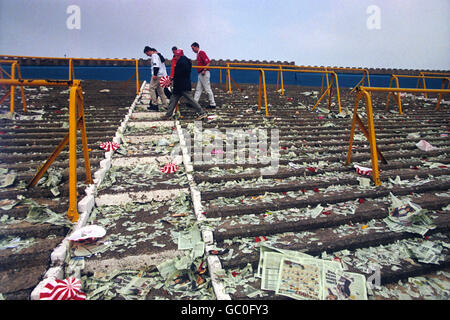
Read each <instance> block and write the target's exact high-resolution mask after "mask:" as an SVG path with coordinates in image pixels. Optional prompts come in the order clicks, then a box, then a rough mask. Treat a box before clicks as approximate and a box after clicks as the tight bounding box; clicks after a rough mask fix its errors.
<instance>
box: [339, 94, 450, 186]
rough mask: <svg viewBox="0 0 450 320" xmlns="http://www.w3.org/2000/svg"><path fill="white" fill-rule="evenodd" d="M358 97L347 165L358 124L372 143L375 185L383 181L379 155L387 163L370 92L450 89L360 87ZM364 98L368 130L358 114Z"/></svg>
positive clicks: (371, 155)
mask: <svg viewBox="0 0 450 320" xmlns="http://www.w3.org/2000/svg"><path fill="white" fill-rule="evenodd" d="M356 92H357V93H356V98H355V108H354V111H353V121H352V128H351V131H350V139H349V147H348V152H347V160H346V163H345V164H346V165H349V164H350V161H351V152H352V146H353V137H354V134H355V127H356V124H358V126H359V127H360V128H361V130H362V131H363V133H364V135H365V136H366V138H367V140H368V141H369V143H370V159H371V162H372V180H373V181H374V183H375V185H377V186H379V185H381V181H380V178H379V170H378V156H380V158H381V160H382V161H383V163H387V162H386V159H385V158H384V157H383V155H382V154H381V152H380V151H379V149H378V147H377V144H376V138H375V127H374V123H373V108H372V98H371V95H370V94H369V93H370V92H392V93H397V94H400V93H401V92H405V93H438V94H449V93H450V90H449V89H409V88H383V87H358V89H357V90H356ZM362 98H364V99H365V101H366V113H367V121H368V130H366V129H365V127H364V124H363V122H362V121H361V119H360V118H359V116H358V104H359V101H360V100H361V99H362Z"/></svg>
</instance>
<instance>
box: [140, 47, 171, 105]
mask: <svg viewBox="0 0 450 320" xmlns="http://www.w3.org/2000/svg"><path fill="white" fill-rule="evenodd" d="M144 53H145V54H146V55H147V56H149V57H151V63H152V66H151V73H152V78H151V80H150V98H151V101H150V106H149V110H152V111H158V106H157V101H158V98H157V97H156V93H155V90H156V91H157V92H158V95H159V96H160V97H161V101H162V103H163V107H164V108H167V106H168V104H169V103H168V101H167V98H166V95H165V94H164V90H163V89H162V88H161V86H160V84H159V80H160V79H161V77H164V76H167V70H166V65H165V64H164V63H163V62H164V61H161V57H162V56H161V55H160V54H158V51H156V49H155V48H150V47H145V48H144ZM163 59H164V57H163Z"/></svg>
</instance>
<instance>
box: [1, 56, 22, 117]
mask: <svg viewBox="0 0 450 320" xmlns="http://www.w3.org/2000/svg"><path fill="white" fill-rule="evenodd" d="M2 64H10V65H11V74H9V73H8V72H6V70H5V69H3V67H2V66H1V65H2ZM16 72H17V76H18V78H17V79H18V80H20V79H22V75H21V72H20V65H19V63H18V62H17V61H15V60H0V79H2V80H3V79H5V76H6V77H7V78H9V79H12V80H15V79H16ZM20 93H21V95H22V104H23V111H24V112H27V101H26V99H25V92H24V89H23V86H20ZM8 97H10V102H9V104H10V106H9V111H10V112H11V113H13V112H14V109H15V106H14V104H15V99H16V86H10V87H9V91H8V92H7V93H6V94H5V95H4V96H3V97H2V98H1V99H0V104H1V103H3V101H5V100H6V98H8Z"/></svg>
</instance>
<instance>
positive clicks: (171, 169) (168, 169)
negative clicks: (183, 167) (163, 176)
mask: <svg viewBox="0 0 450 320" xmlns="http://www.w3.org/2000/svg"><path fill="white" fill-rule="evenodd" d="M178 168H179V167H178V166H177V165H176V164H174V163H172V162H170V163H167V164H166V165H165V166H164V167H163V168H162V169H161V171H162V172H163V173H175V172H177V171H178Z"/></svg>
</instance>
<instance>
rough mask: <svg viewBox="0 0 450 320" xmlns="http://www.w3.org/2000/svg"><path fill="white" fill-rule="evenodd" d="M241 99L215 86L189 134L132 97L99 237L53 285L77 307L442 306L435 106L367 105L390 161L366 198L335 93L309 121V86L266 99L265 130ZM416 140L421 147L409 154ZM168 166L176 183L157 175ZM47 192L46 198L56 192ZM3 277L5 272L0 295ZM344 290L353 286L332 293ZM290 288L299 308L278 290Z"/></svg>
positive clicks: (76, 251) (443, 257)
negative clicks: (212, 105)
mask: <svg viewBox="0 0 450 320" xmlns="http://www.w3.org/2000/svg"><path fill="white" fill-rule="evenodd" d="M241 87H242V88H243V89H244V91H243V92H239V91H234V92H233V93H231V94H230V93H227V92H226V91H225V89H224V87H223V86H221V85H215V86H213V88H214V92H215V96H216V102H217V105H218V107H217V109H214V110H211V109H208V112H209V113H210V115H211V116H210V117H209V118H208V119H207V120H205V121H203V122H197V121H194V114H193V113H192V112H191V110H190V109H189V108H188V107H187V106H185V105H184V103H181V105H180V111H181V117H179V118H178V119H177V120H171V121H161V120H160V117H161V116H162V115H163V113H154V112H149V111H147V109H146V106H147V105H148V91H147V88H146V86H145V85H144V86H143V89H142V92H141V95H140V96H139V97H138V98H137V99H136V100H135V103H133V105H132V108H131V109H130V108H128V109H127V110H125V109H124V110H123V112H122V113H121V116H120V117H119V120H118V122H116V123H114V125H115V129H114V130H112V129H111V130H112V131H111V133H110V134H109V138H106V137H104V139H103V141H106V140H111V139H112V137H114V134H115V133H116V132H118V133H119V135H117V134H116V137H119V138H120V148H119V149H117V150H115V151H114V152H113V154H112V156H111V158H110V159H108V160H109V161H108V165H106V167H105V166H103V168H104V169H105V170H104V172H102V174H101V176H102V177H101V179H100V180H101V182H100V183H98V185H97V186H96V191H95V206H94V207H93V208H92V210H91V211H90V213H89V217H88V219H87V221H86V224H87V225H90V224H93V225H98V226H101V227H103V228H104V229H105V230H106V234H105V235H104V236H103V237H101V238H99V239H96V240H95V241H91V242H82V243H78V242H71V243H70V245H69V246H68V250H67V256H66V260H65V262H64V272H65V274H64V277H69V276H75V277H77V278H79V279H81V283H82V290H83V292H84V293H85V294H86V296H87V299H99V300H105V299H193V300H199V299H208V300H214V299H256V300H259V299H291V298H296V299H300V298H302V297H303V298H304V297H308V298H319V299H336V298H339V299H366V298H367V299H448V294H449V283H450V279H449V275H450V273H449V269H448V267H449V264H448V249H449V242H448V227H449V225H450V220H449V218H448V213H449V210H450V207H449V204H450V201H449V197H450V192H449V186H450V181H449V169H448V166H449V165H450V161H449V158H448V154H447V153H448V151H449V150H450V149H449V144H448V141H449V140H448V131H449V127H448V115H449V114H448V104H444V105H443V106H441V108H440V110H438V111H434V108H433V103H432V101H429V100H425V99H422V98H419V97H412V96H407V97H404V99H403V112H404V114H403V115H400V114H399V113H398V112H396V110H395V109H394V108H393V107H391V109H390V110H388V111H387V110H385V108H384V106H385V96H384V95H381V94H376V93H373V99H374V110H375V111H374V112H375V114H374V116H375V126H376V128H375V129H376V137H377V143H378V147H379V149H380V151H381V152H382V153H383V155H384V157H385V158H386V160H387V161H388V163H387V164H382V163H380V169H381V173H380V179H381V181H382V185H381V186H375V185H374V184H373V183H372V182H371V180H370V176H367V175H364V172H362V171H359V172H357V170H356V168H355V167H354V165H358V166H360V167H363V168H370V167H371V164H370V152H369V147H368V144H369V143H368V141H367V140H366V138H365V137H364V136H363V135H362V133H361V132H359V131H357V135H356V136H355V141H354V146H353V155H352V163H351V164H350V165H349V166H346V165H345V160H346V156H347V149H348V139H349V134H350V128H351V120H352V111H353V102H354V97H353V95H350V94H349V93H348V92H349V90H344V91H343V92H341V97H342V98H341V99H342V100H341V103H342V107H343V110H342V112H341V113H338V112H337V110H336V106H335V105H333V106H332V107H331V110H328V108H327V106H326V105H325V104H323V105H321V107H320V108H318V109H315V110H312V106H313V105H314V104H315V99H317V91H316V90H317V88H303V87H288V88H286V94H285V95H284V96H282V95H280V93H279V92H276V91H275V89H274V88H273V87H271V86H269V89H268V90H269V92H268V96H269V114H270V117H265V114H264V112H260V111H258V110H257V104H256V101H257V98H256V97H257V86H253V85H242V86H241ZM341 91H342V90H341ZM133 99H134V96H133V97H132V98H129V102H128V106H129V104H130V103H131V101H132V100H133ZM200 102H201V103H202V104H203V105H206V100H200ZM31 110H32V109H31ZM361 110H363V109H361ZM130 111H131V112H130ZM126 112H129V113H128V116H127V118H126V119H127V121H126V125H123V126H121V130H117V129H118V128H119V125H120V123H119V121H121V120H123V119H124V117H125V116H126ZM362 117H364V112H362ZM4 121H5V122H7V121H9V120H4ZM122 124H123V121H122ZM16 130H17V129H16ZM98 130H101V128H100V126H98ZM89 133H90V131H89V130H88V139H89V143H90V144H91V140H90V139H92V138H91V136H90V135H89ZM3 137H5V135H2V136H1V138H2V142H3V141H5V140H3ZM252 139H253V140H252ZM97 140H102V139H101V138H100V137H99V138H98V139H97ZM421 140H424V141H426V142H427V143H429V144H431V145H432V146H433V147H434V148H433V149H432V150H429V151H425V150H422V149H420V148H419V147H418V146H417V143H419V141H421ZM255 142H256V145H255ZM264 142H267V143H264ZM252 143H253V144H252ZM51 149H52V148H49V151H48V152H51ZM93 149H94V148H93ZM12 157H13V155H12V154H11V156H10V158H12ZM41 157H42V156H41ZM6 158H8V157H7V156H5V159H6ZM45 158H46V157H45V156H44V157H43V160H45ZM8 159H9V158H8ZM100 160H102V159H99V161H98V162H97V163H99V162H100ZM4 162H5V165H4V166H2V168H8V170H14V165H12V164H11V162H12V160H11V161H10V162H9V163H10V165H8V164H6V163H7V162H6V160H5V161H4ZM93 163H94V164H93V165H95V163H96V162H94V161H93ZM169 163H173V164H174V167H173V168H175V169H174V170H176V171H175V172H172V171H168V170H166V172H164V167H165V165H167V164H169ZM80 167H82V166H80ZM171 168H172V167H171ZM268 169H274V170H268ZM171 170H172V169H171ZM94 172H95V171H94ZM8 173H9V171H8V172H6V171H5V173H4V175H5V176H6V175H7V174H8ZM82 177H83V175H82V174H80V178H79V180H80V181H82ZM8 179H12V177H9V178H6V177H5V184H6V183H7V181H10V180H8ZM17 180H18V181H20V180H21V179H17ZM46 181H47V182H45V181H44V182H43V183H47V185H46V188H47V189H48V191H47V193H46V197H47V198H48V199H49V200H46V201H52V200H51V199H54V197H55V194H56V193H57V192H60V193H61V194H63V195H64V192H67V191H64V190H66V189H67V188H62V187H61V188H58V190H56V189H52V188H54V187H55V186H54V185H53V184H52V179H49V180H46ZM97 181H98V180H97ZM16 183H17V182H16ZM84 187H85V186H84ZM52 190H53V191H52ZM80 190H83V188H82V187H81V186H80ZM82 192H84V191H82ZM80 193H81V192H80ZM81 198H82V197H80V200H81ZM5 199H6V197H5ZM8 199H9V198H8ZM16 199H17V197H14V198H12V199H10V200H11V201H12V200H14V201H19V200H21V199H17V200H16ZM3 205H5V206H13V207H11V208H10V209H9V211H5V214H8V218H5V215H3V216H2V222H4V223H5V224H6V223H8V225H9V226H10V227H9V228H11V224H12V225H14V226H15V224H14V223H12V221H10V219H11V218H9V217H11V216H13V211H11V210H14V203H13V202H11V203H9V202H8V203H6V202H5V203H4V204H3ZM58 205H60V206H61V207H64V205H65V203H64V202H58ZM55 211H56V210H55ZM14 212H15V211H14ZM56 212H59V211H56ZM61 212H64V210H62V211H61ZM26 214H29V213H28V211H27V212H26V213H23V217H25V216H26ZM61 216H62V215H60V217H61ZM50 217H53V215H50ZM396 219H397V220H396ZM27 223H28V222H27ZM44 226H46V228H57V229H58V228H59V229H58V230H60V232H59V234H58V236H57V237H53V236H52V237H50V239H48V237H47V236H46V237H44V238H47V239H46V241H51V240H52V241H53V242H52V243H51V244H47V245H46V247H47V250H46V251H45V253H43V254H42V255H43V256H46V257H47V259H48V258H49V255H50V253H51V250H50V248H55V247H57V246H58V244H60V243H61V241H63V239H64V238H65V237H66V236H67V235H68V234H69V233H70V232H69V229H68V228H69V227H70V226H67V225H66V226H55V224H54V223H52V224H48V223H47V224H44ZM17 227H19V225H17ZM16 238H17V236H16ZM2 239H8V240H7V241H6V240H5V241H6V242H5V244H4V246H5V248H6V249H5V250H7V251H3V250H2V251H3V252H11V251H12V250H16V251H18V252H25V251H26V250H27V248H29V247H30V243H31V240H26V241H22V240H15V239H13V238H6V237H3V238H2ZM21 239H22V238H21ZM8 245H9V246H14V248H7V246H8ZM265 251H266V252H272V253H271V254H269V255H268V257H269V259H263V258H264V252H265ZM275 257H276V258H275ZM22 259H27V258H25V256H24V258H22ZM288 266H289V267H290V268H294V269H295V268H297V267H298V266H303V267H305V266H308V268H311V269H308V268H307V269H308V270H310V271H311V272H313V271H314V272H315V273H314V274H316V280H317V282H314V283H311V284H309V283H308V284H305V283H304V282H301V281H300V280H298V279H297V280H295V279H294V280H292V278H290V276H289V273H288V272H287V271H286V270H287V268H288ZM324 266H326V267H324ZM46 267H47V268H48V267H49V264H47V266H46ZM46 267H42V268H41V269H42V270H40V272H41V274H42V272H43V271H44V272H45V269H46ZM327 268H328V269H327ZM327 270H328V271H327ZM308 272H309V271H308ZM331 273H333V275H334V276H335V277H336V279H337V282H339V281H343V282H342V286H340V287H339V289H336V290H337V291H336V290H334V289H332V288H330V286H328V287H326V286H325V283H324V279H325V275H326V274H328V276H329V277H328V278H327V279H330V274H331ZM10 275H11V272H8V271H7V270H5V276H4V278H2V283H5V282H4V280H3V279H7V278H6V277H7V276H10ZM263 275H264V276H263ZM342 279H344V280H345V279H347V280H348V281H350V282H348V283H352V281H354V280H352V279H359V280H358V281H359V282H357V281H356V280H355V282H354V283H357V284H355V285H350V286H349V285H347V287H346V285H345V281H344V280H342ZM349 279H350V280H349ZM364 279H365V280H366V281H364ZM5 281H6V280H5ZM296 281H297V282H298V283H297V284H301V286H298V287H299V288H303V289H299V290H300V291H302V290H306V289H305V288H308V290H310V291H309V294H308V295H304V294H299V293H298V292H297V293H295V292H289V290H290V289H289V288H288V286H289V285H291V284H293V285H294V286H295V285H296ZM336 288H337V286H336ZM317 290H321V291H320V292H319V291H317ZM324 290H325V291H324ZM333 290H334V291H333ZM349 290H350V291H349ZM352 290H355V291H353V293H352ZM0 292H1V290H0ZM349 292H350V293H349ZM1 293H2V294H3V296H4V297H6V298H9V297H11V298H14V295H12V294H11V295H8V294H9V293H8V292H5V291H3V292H1Z"/></svg>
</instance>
